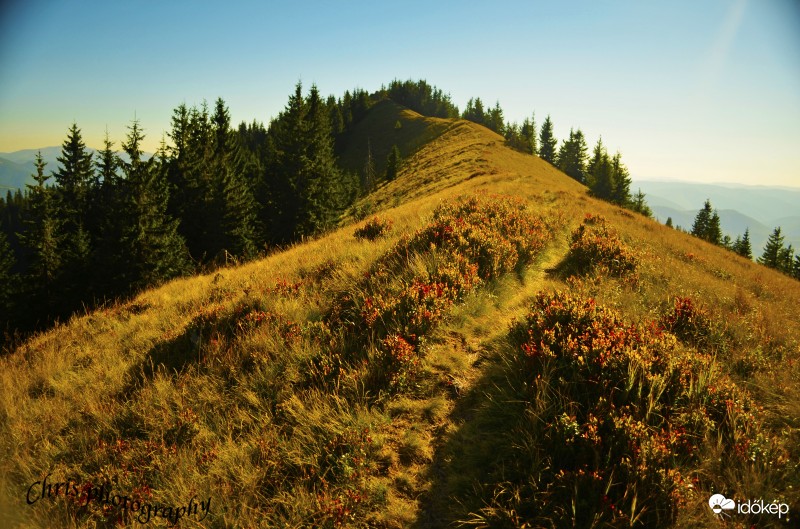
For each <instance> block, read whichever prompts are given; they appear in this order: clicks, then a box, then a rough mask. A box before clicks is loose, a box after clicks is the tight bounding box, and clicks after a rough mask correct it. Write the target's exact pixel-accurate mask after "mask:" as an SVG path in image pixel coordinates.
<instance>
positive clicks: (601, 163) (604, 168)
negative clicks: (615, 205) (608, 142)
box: [586, 138, 614, 200]
mask: <svg viewBox="0 0 800 529" xmlns="http://www.w3.org/2000/svg"><path fill="white" fill-rule="evenodd" d="M613 169H614V168H613V166H612V164H611V160H609V158H608V152H607V151H606V148H605V146H604V145H603V139H602V138H600V139H598V140H597V144H596V145H595V146H594V150H593V151H592V158H591V160H589V165H588V166H587V173H588V176H587V179H586V180H587V183H588V185H589V189H590V190H591V191H592V194H593V195H594V196H596V197H597V198H601V199H603V200H610V199H611V196H612V193H613V192H614V175H613Z"/></svg>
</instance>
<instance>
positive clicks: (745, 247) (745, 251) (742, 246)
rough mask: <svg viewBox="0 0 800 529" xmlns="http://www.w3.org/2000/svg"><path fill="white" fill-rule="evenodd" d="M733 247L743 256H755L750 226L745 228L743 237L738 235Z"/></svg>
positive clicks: (748, 257)
mask: <svg viewBox="0 0 800 529" xmlns="http://www.w3.org/2000/svg"><path fill="white" fill-rule="evenodd" d="M731 249H732V250H733V251H734V252H736V253H737V254H739V255H741V256H742V257H745V258H747V259H752V258H753V249H752V248H751V246H750V228H747V229H745V230H744V234H743V235H742V236H741V237H738V236H737V237H736V240H735V241H734V242H733V245H732V246H731Z"/></svg>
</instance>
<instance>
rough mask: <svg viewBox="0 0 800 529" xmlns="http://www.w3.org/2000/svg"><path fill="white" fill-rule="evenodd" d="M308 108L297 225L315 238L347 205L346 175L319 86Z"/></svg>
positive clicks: (309, 96)
mask: <svg viewBox="0 0 800 529" xmlns="http://www.w3.org/2000/svg"><path fill="white" fill-rule="evenodd" d="M425 86H427V85H425ZM364 104H365V105H366V104H367V102H365V103H364ZM307 108H308V115H307V119H306V121H307V132H306V146H305V147H306V148H305V151H306V156H305V159H304V161H305V167H304V173H303V174H304V178H305V185H304V191H303V193H302V195H301V199H302V200H301V203H302V210H301V216H300V219H299V222H298V226H297V235H299V236H309V235H313V234H315V233H318V232H320V231H322V230H325V229H328V228H330V227H331V226H332V225H333V223H334V221H335V219H336V217H337V216H338V214H339V212H340V211H341V210H342V209H344V207H345V206H346V205H347V196H346V192H345V189H344V187H345V186H344V185H343V179H344V176H343V174H342V173H341V171H340V170H339V168H338V167H337V165H336V159H335V156H334V151H333V137H332V135H331V127H330V122H329V121H328V114H327V112H326V109H325V104H324V102H323V101H322V99H321V98H320V95H319V91H318V90H317V87H316V86H315V85H312V86H311V90H310V92H309V95H308V100H307ZM365 112H366V110H365ZM373 178H374V175H373Z"/></svg>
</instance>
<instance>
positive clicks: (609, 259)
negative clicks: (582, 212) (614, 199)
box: [566, 213, 638, 276]
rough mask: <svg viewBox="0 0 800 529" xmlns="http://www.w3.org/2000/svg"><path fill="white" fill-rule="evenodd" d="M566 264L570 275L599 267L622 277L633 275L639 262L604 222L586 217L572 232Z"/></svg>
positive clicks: (599, 218)
mask: <svg viewBox="0 0 800 529" xmlns="http://www.w3.org/2000/svg"><path fill="white" fill-rule="evenodd" d="M566 263H567V265H568V266H567V268H568V269H569V270H568V271H569V272H570V273H575V274H585V273H588V272H591V271H593V270H595V269H597V268H598V267H599V268H602V269H605V270H608V272H609V273H610V274H612V275H616V276H621V275H623V274H625V273H628V272H632V271H634V270H635V269H636V266H637V264H638V259H637V258H636V256H635V255H634V254H633V252H632V251H631V249H630V248H629V247H628V246H627V245H626V244H625V243H623V242H622V240H620V238H619V235H618V234H617V232H616V230H614V229H613V228H611V227H610V226H609V225H608V223H607V222H606V219H605V218H603V217H601V216H599V215H592V214H589V213H587V214H586V217H585V218H584V220H583V222H582V223H581V225H580V226H578V228H577V229H576V230H575V231H574V232H572V243H571V245H570V247H569V253H568V254H567V258H566Z"/></svg>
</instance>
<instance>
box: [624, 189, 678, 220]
mask: <svg viewBox="0 0 800 529" xmlns="http://www.w3.org/2000/svg"><path fill="white" fill-rule="evenodd" d="M630 209H631V210H633V211H635V212H637V213H640V214H642V215H644V216H645V217H648V218H652V217H653V210H652V209H650V206H648V205H647V202H646V201H645V194H644V193H642V190H641V189H639V191H637V192H636V194H635V195H633V198H632V199H631V206H630ZM667 220H669V221H670V226H671V225H672V219H667Z"/></svg>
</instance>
